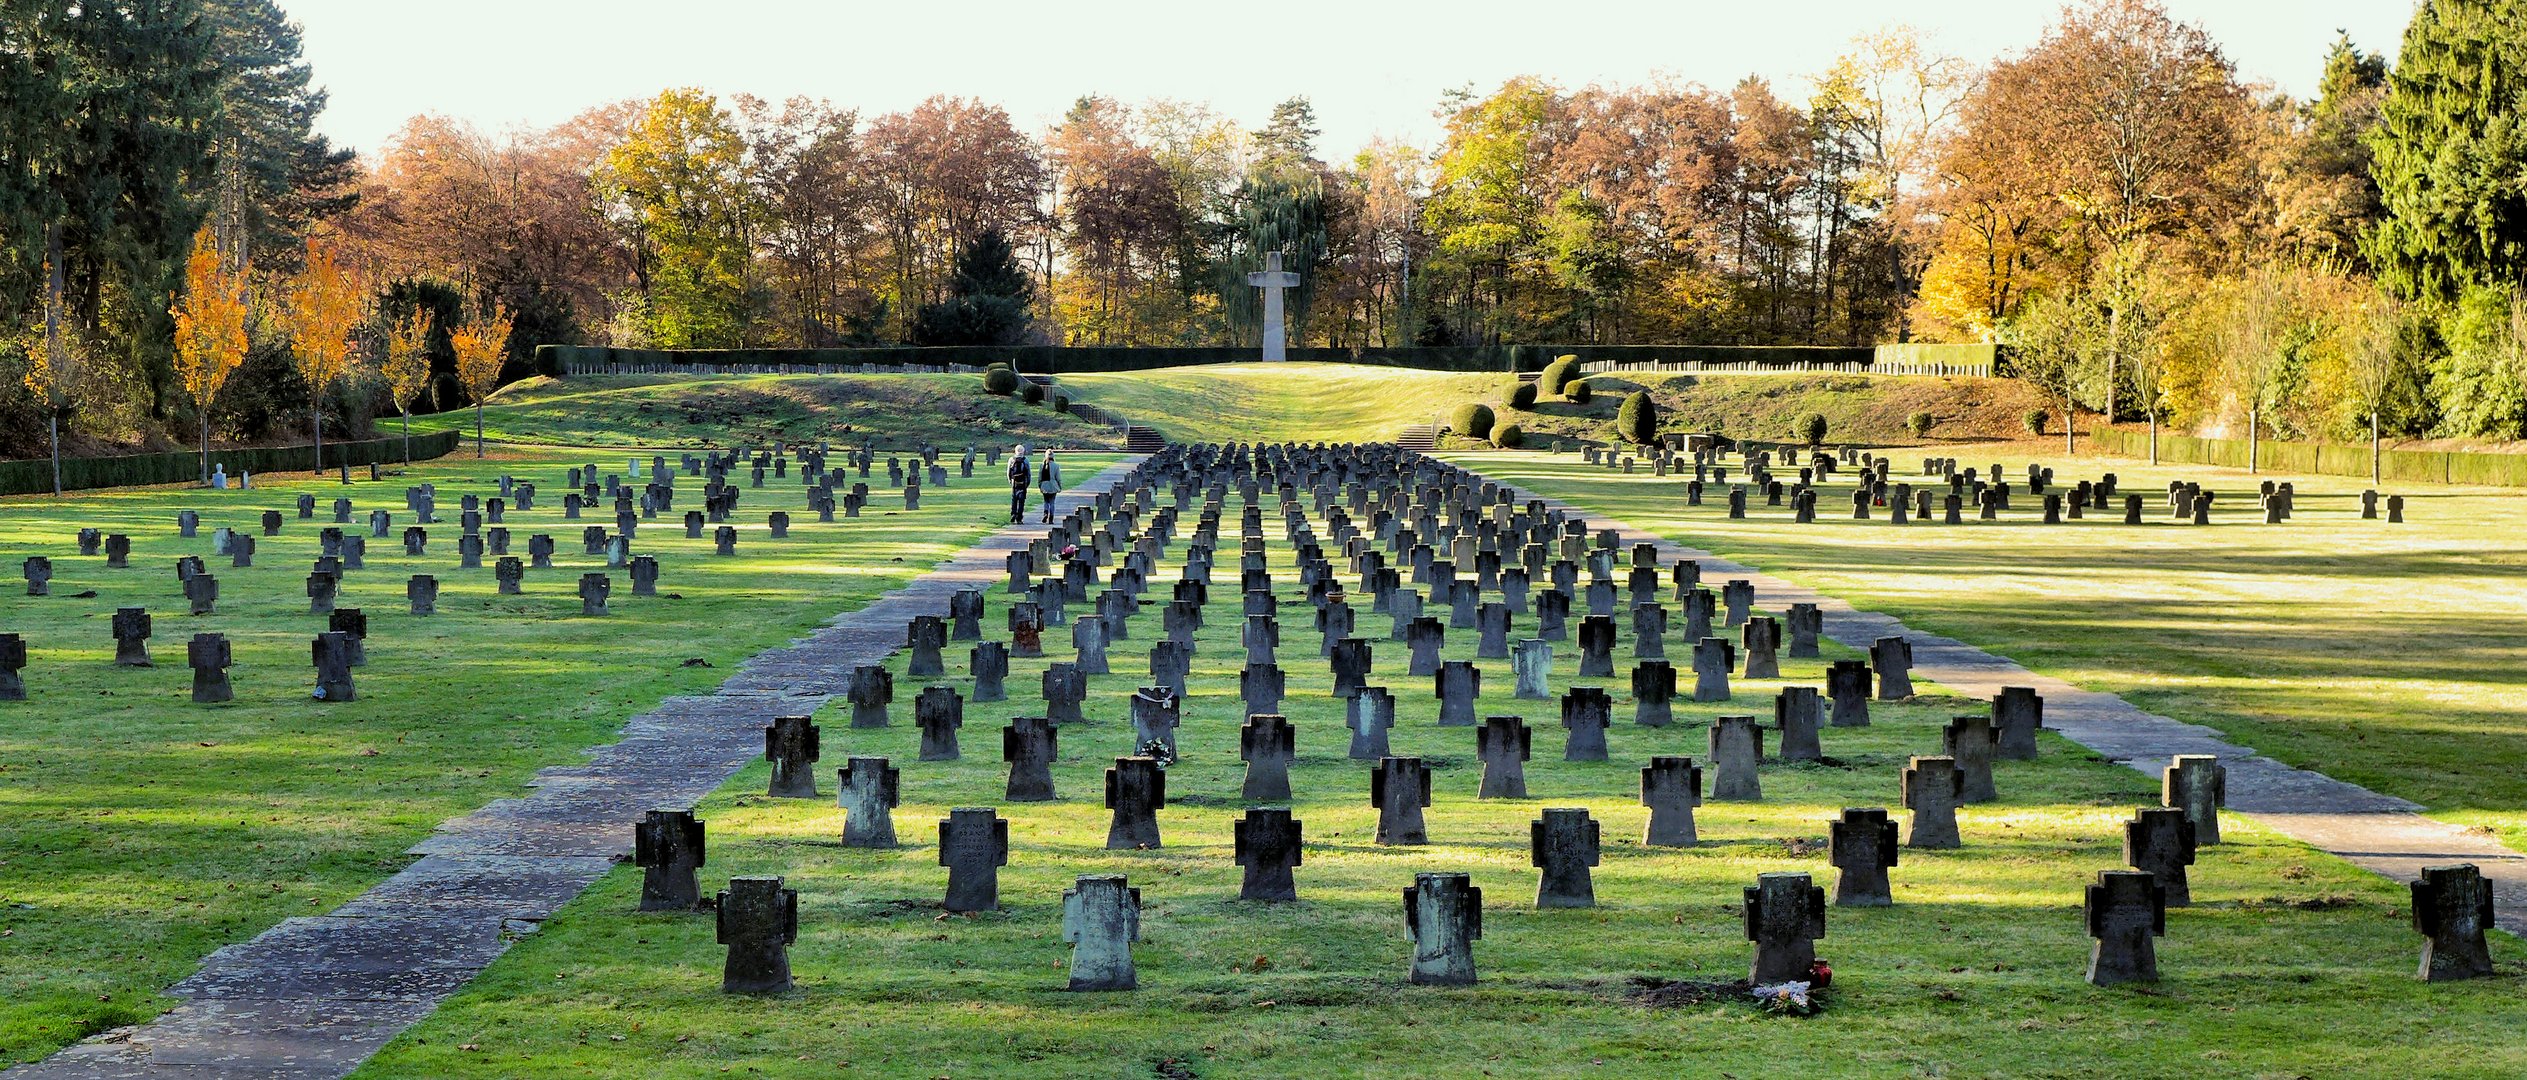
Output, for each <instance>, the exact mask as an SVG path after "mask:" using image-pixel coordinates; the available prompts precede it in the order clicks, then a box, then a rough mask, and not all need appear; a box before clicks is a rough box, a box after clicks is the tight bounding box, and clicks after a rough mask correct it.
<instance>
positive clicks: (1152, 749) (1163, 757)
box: [1137, 739, 1176, 772]
mask: <svg viewBox="0 0 2527 1080" xmlns="http://www.w3.org/2000/svg"><path fill="white" fill-rule="evenodd" d="M1137 756H1140V757H1145V758H1148V759H1150V760H1151V761H1155V762H1157V763H1158V769H1159V771H1160V772H1165V771H1166V770H1167V766H1170V765H1173V764H1175V763H1176V751H1175V749H1174V748H1173V747H1170V746H1168V745H1167V740H1165V739H1151V740H1150V741H1148V742H1145V743H1142V744H1141V748H1140V750H1139V751H1138V752H1137Z"/></svg>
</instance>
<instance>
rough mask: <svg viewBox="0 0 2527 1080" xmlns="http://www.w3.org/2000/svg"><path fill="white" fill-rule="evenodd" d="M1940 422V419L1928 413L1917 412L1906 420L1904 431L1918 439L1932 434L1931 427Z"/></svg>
mask: <svg viewBox="0 0 2527 1080" xmlns="http://www.w3.org/2000/svg"><path fill="white" fill-rule="evenodd" d="M1938 422H1939V418H1938V417H1935V416H1932V415H1930V414H1929V413H1927V412H1917V413H1914V414H1913V415H1911V416H1907V417H1905V418H1904V430H1906V431H1910V432H1912V433H1913V437H1914V438H1916V439H1918V438H1921V437H1922V436H1925V435H1928V434H1930V428H1931V425H1933V424H1936V423H1938Z"/></svg>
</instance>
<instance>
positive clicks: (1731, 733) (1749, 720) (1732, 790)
mask: <svg viewBox="0 0 2527 1080" xmlns="http://www.w3.org/2000/svg"><path fill="white" fill-rule="evenodd" d="M1710 751H1711V752H1710V755H1709V756H1708V757H1707V758H1706V759H1705V760H1707V761H1709V762H1710V763H1711V797H1712V798H1713V799H1717V800H1721V801H1726V802H1761V801H1763V797H1764V785H1763V780H1762V779H1761V776H1760V773H1759V772H1758V770H1757V765H1758V764H1759V763H1760V762H1762V761H1763V757H1764V729H1762V728H1760V727H1757V726H1755V718H1754V717H1752V716H1723V717H1719V718H1717V719H1715V720H1713V721H1712V722H1711V734H1710Z"/></svg>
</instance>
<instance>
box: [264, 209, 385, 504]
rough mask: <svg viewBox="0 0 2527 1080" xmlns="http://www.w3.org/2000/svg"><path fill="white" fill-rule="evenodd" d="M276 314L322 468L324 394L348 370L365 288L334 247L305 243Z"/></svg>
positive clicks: (363, 312) (364, 311) (365, 298)
mask: <svg viewBox="0 0 2527 1080" xmlns="http://www.w3.org/2000/svg"><path fill="white" fill-rule="evenodd" d="M286 292H287V296H286V300H287V307H286V310H284V312H283V313H282V317H283V319H284V320H285V321H286V322H287V323H288V324H289V328H290V360H291V362H292V363H294V364H295V365H296V366H297V368H298V374H299V377H300V378H302V379H304V380H306V382H307V412H308V420H309V427H310V430H312V431H313V432H314V434H315V439H316V460H315V464H316V471H317V472H318V473H322V472H324V471H325V409H324V403H325V398H326V397H327V396H328V395H330V394H332V393H333V390H334V387H335V386H336V385H337V384H339V383H340V382H341V381H342V378H343V376H345V375H348V374H350V373H351V366H352V360H353V353H352V347H353V343H352V340H351V335H352V334H353V333H355V332H357V331H358V329H359V326H360V323H361V322H362V321H363V320H365V319H367V318H368V289H367V287H366V286H365V285H363V284H362V283H361V281H360V278H359V275H358V274H357V273H356V272H355V271H354V270H353V269H352V268H351V267H349V266H346V265H344V264H343V262H342V261H341V260H340V259H339V258H337V257H336V254H335V252H334V249H333V248H332V246H330V245H328V244H324V243H321V242H319V241H316V240H309V241H308V242H307V261H306V265H305V268H303V269H301V270H300V271H299V272H298V273H297V275H295V276H294V277H292V278H291V280H290V284H289V287H288V289H287V290H286Z"/></svg>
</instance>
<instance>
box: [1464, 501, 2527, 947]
mask: <svg viewBox="0 0 2527 1080" xmlns="http://www.w3.org/2000/svg"><path fill="white" fill-rule="evenodd" d="M1504 486H1508V487H1509V488H1510V490H1512V491H1514V492H1517V493H1518V498H1519V499H1520V500H1521V501H1524V500H1527V499H1543V501H1544V504H1545V505H1546V506H1548V507H1553V508H1557V509H1562V510H1567V511H1569V512H1571V513H1573V514H1576V515H1579V516H1580V517H1582V518H1585V519H1586V520H1587V521H1588V522H1589V523H1590V525H1591V526H1592V530H1593V529H1613V530H1616V531H1617V532H1619V533H1621V534H1622V535H1623V538H1624V543H1625V544H1626V545H1630V544H1633V543H1637V542H1641V541H1648V542H1650V543H1653V544H1655V545H1657V547H1658V552H1659V557H1660V558H1661V559H1662V560H1669V561H1672V560H1677V559H1692V560H1694V561H1695V562H1698V563H1701V564H1702V577H1703V580H1704V581H1705V582H1711V581H1724V580H1727V579H1730V578H1745V579H1747V580H1749V581H1752V582H1753V583H1754V585H1755V595H1756V599H1757V603H1758V605H1759V606H1760V607H1762V608H1764V609H1766V610H1773V611H1779V610H1786V609H1788V608H1789V606H1790V605H1792V604H1815V605H1816V606H1817V608H1818V610H1820V611H1822V612H1823V613H1824V615H1825V635H1826V636H1827V637H1830V638H1832V639H1834V640H1835V641H1839V642H1841V643H1843V644H1845V645H1849V646H1851V647H1853V648H1857V649H1861V650H1864V651H1865V650H1867V649H1868V648H1869V646H1870V645H1871V644H1872V643H1874V642H1876V641H1877V639H1879V638H1882V637H1901V638H1904V639H1905V640H1907V641H1909V642H1911V643H1912V646H1913V674H1914V675H1915V676H1916V677H1918V678H1923V679H1928V680H1930V681H1932V682H1936V683H1938V684H1940V685H1941V686H1944V687H1946V688H1948V689H1950V690H1953V691H1956V692H1957V693H1959V694H1963V695H1967V696H1970V697H1991V696H1993V695H1996V694H1998V693H2000V690H2001V687H2003V686H2027V687H2033V688H2035V691H2036V692H2037V693H2038V694H2041V695H2043V696H2044V726H2045V727H2047V728H2049V729H2051V730H2053V731H2054V732H2056V733H2058V734H2060V735H2062V736H2064V737H2066V738H2069V739H2070V740H2071V741H2073V742H2076V743H2078V744H2080V745H2082V746H2085V747H2088V748H2089V749H2091V750H2094V751H2096V752H2097V753H2098V754H2099V755H2101V756H2103V757H2105V758H2107V759H2108V760H2111V761H2115V762H2118V763H2121V764H2124V765H2128V766H2131V767H2132V768H2134V769H2136V770H2139V771H2140V772H2142V773H2145V774H2148V775H2149V776H2151V777H2153V778H2155V777H2157V776H2158V775H2159V772H2160V771H2161V770H2162V769H2165V768H2166V767H2167V761H2168V759H2169V758H2170V757H2173V756H2175V755H2177V754H2213V755H2217V756H2218V757H2219V758H2220V762H2221V764H2222V766H2224V767H2225V768H2227V770H2228V776H2229V803H2228V805H2229V809H2230V810H2232V811H2235V812H2240V813H2245V814H2248V815H2250V816H2252V817H2253V818H2254V819H2255V820H2256V821H2258V822H2260V823H2262V824H2264V825H2266V826H2269V827H2271V828H2272V829H2274V830H2276V831H2279V832H2281V833H2283V834H2285V835H2287V836H2290V837H2293V838H2295V839H2297V840H2300V841H2302V842H2305V843H2307V844H2310V845H2313V846H2315V847H2317V848H2321V849H2323V850H2325V851H2327V852H2330V853H2332V854H2334V855H2337V856H2340V857H2341V858H2344V859H2347V860H2349V861H2351V862H2352V863H2353V864H2354V865H2357V866H2359V867H2361V868H2363V869H2366V870H2369V871H2371V872H2374V873H2377V874H2379V875H2382V876H2384V877H2388V878H2393V879H2395V880H2397V881H2411V880H2414V879H2415V878H2417V877H2420V876H2421V875H2420V869H2421V868H2422V867H2424V866H2438V865H2443V864H2447V863H2459V862H2470V863H2474V864H2475V865H2477V866H2479V867H2481V868H2482V869H2483V875H2484V876H2485V877H2486V878H2489V879H2491V881H2492V887H2493V894H2494V908H2495V922H2496V923H2497V924H2498V925H2499V926H2500V927H2501V928H2502V929H2504V930H2508V931H2509V932H2511V933H2513V934H2522V935H2527V856H2522V855H2520V854H2519V853H2518V852H2516V851H2512V850H2510V849H2509V848H2508V847H2505V846H2503V845H2502V843H2501V842H2500V840H2499V838H2497V837H2494V836H2491V835H2489V834H2485V833H2479V832H2475V831H2472V830H2469V829H2464V828H2460V827H2458V826H2455V825H2450V824H2448V823H2446V822H2442V821H2434V820H2432V819H2430V818H2426V817H2423V816H2421V815H2420V814H2419V813H2417V812H2416V811H2419V810H2420V809H2421V807H2420V806H2418V805H2416V804H2414V803H2411V802H2407V801H2405V800H2403V799H2399V798H2396V797H2394V796H2392V795H2381V794H2379V793H2377V792H2374V791H2371V790H2369V789H2368V788H2364V787H2361V786H2360V785H2358V784H2350V783H2345V782H2343V781H2341V780H2337V779H2334V778H2333V777H2330V776H2327V775H2325V774H2323V773H2319V772H2311V771H2308V770H2306V769H2297V768H2292V767H2290V766H2288V765H2284V764H2282V763H2281V762H2278V761H2274V760H2273V759H2271V758H2268V757H2265V756H2263V755H2261V754H2258V753H2256V752H2255V751H2254V750H2253V749H2252V748H2250V747H2244V746H2239V745H2237V744H2235V743H2232V742H2228V741H2226V740H2224V739H2222V738H2221V737H2220V734H2219V733H2218V732H2216V731H2213V730H2211V729H2210V728H2206V727H2201V726H2199V725H2195V724H2187V723H2181V722H2178V721H2175V720H2170V719H2168V718H2167V717H2164V716H2158V715H2155V714H2152V713H2147V712H2143V711H2142V710H2140V709H2138V708H2135V707H2133V706H2132V705H2131V704H2130V703H2128V702H2126V701H2124V700H2123V699H2122V698H2119V697H2116V696H2115V695H2113V694H2105V693H2099V692H2097V691H2094V690H2083V689H2080V688H2078V687H2075V686H2072V685H2071V684H2069V683H2066V682H2063V681H2062V680H2060V679H2056V678H2052V677H2050V676H2046V675H2038V674H2036V673H2034V672H2032V671H2029V670H2027V669H2026V668H2023V667H2020V666H2019V665H2018V664H2017V663H2016V662H2015V661H2012V660H2010V659H2008V658H2007V657H2002V656H1995V655H1993V654H1992V653H1989V652H1986V651H1984V650H1982V649H1979V648H1976V647H1974V646H1972V645H1968V644H1966V643H1964V642H1962V641H1957V640H1955V639H1953V638H1944V637H1939V636H1937V635H1934V634H1925V633H1922V632H1921V631H1918V630H1913V629H1910V628H1907V627H1906V626H1905V625H1904V624H1903V623H1902V622H1899V621H1897V620H1896V619H1895V617H1894V616H1891V615H1882V614H1879V613H1877V612H1872V611H1860V610H1856V609H1854V608H1853V607H1852V606H1851V605H1850V604H1848V603H1845V602H1843V601H1841V600H1837V599H1834V598H1833V597H1830V596H1826V595H1824V594H1822V593H1819V592H1817V591H1816V590H1814V589H1811V588H1808V587H1806V586H1804V585H1798V584H1795V583H1792V582H1790V581H1786V580H1783V579H1781V578H1778V577H1774V576H1772V575H1770V574H1765V573H1761V572H1758V571H1756V570H1755V569H1753V568H1751V567H1747V566H1742V565H1740V564H1737V563H1734V562H1730V561H1728V560H1726V559H1723V558H1720V557H1719V556H1716V555H1713V554H1711V553H1710V552H1707V551H1701V550H1697V549H1694V548H1689V547H1685V546H1684V545H1682V544H1678V543H1675V542H1674V541H1671V540H1668V539H1667V538H1665V537H1662V536H1658V535H1656V534H1653V533H1650V532H1648V531H1646V530H1642V529H1638V528H1635V527H1633V526H1631V525H1629V524H1626V523H1624V522H1622V521H1618V520H1615V519H1614V518H1610V517H1607V516H1605V515H1603V514H1599V513H1595V512H1593V511H1590V510H1589V509H1587V508H1586V507H1582V506H1575V505H1572V504H1570V503H1566V502H1563V501H1561V500H1559V499H1549V498H1544V496H1542V495H1539V494H1537V493H1535V492H1532V491H1528V490H1526V489H1524V488H1520V487H1516V486H1514V485H1504Z"/></svg>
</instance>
